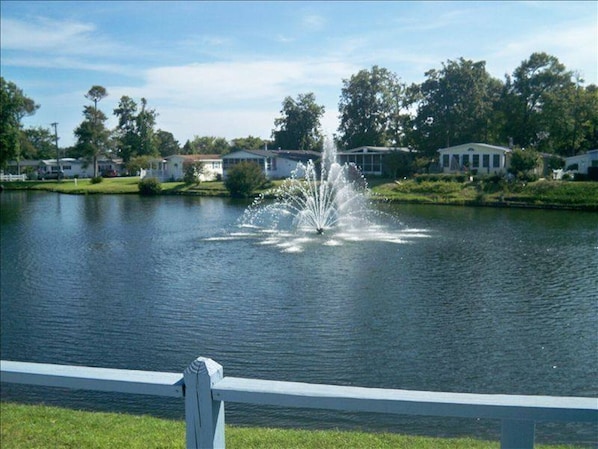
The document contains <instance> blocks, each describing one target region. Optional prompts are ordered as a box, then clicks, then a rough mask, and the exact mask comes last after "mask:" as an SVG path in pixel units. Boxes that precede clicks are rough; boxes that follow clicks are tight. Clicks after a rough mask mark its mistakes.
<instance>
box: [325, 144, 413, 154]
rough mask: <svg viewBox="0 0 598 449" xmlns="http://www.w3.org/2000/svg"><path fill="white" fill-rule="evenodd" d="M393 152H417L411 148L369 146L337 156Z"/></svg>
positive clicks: (343, 152) (341, 152)
mask: <svg viewBox="0 0 598 449" xmlns="http://www.w3.org/2000/svg"><path fill="white" fill-rule="evenodd" d="M392 152H401V153H411V152H414V153H415V152H416V151H415V150H412V149H411V148H407V147H374V146H369V145H365V146H361V147H357V148H351V149H350V150H347V151H339V152H338V153H337V154H349V153H378V154H380V153H382V154H385V153H392Z"/></svg>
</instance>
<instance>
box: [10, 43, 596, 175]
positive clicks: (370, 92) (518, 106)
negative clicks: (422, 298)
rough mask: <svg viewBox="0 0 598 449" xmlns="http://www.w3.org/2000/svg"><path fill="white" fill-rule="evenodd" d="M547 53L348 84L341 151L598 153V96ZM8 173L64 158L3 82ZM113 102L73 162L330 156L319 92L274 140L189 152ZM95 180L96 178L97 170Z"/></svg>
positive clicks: (300, 105)
mask: <svg viewBox="0 0 598 449" xmlns="http://www.w3.org/2000/svg"><path fill="white" fill-rule="evenodd" d="M583 83H584V81H583V80H582V79H581V78H580V76H579V75H577V74H576V73H574V72H572V71H569V70H567V68H566V67H565V66H564V65H563V64H562V63H561V62H559V60H558V59H557V58H556V57H554V56H551V55H548V54H546V53H533V54H532V55H531V56H530V57H529V58H528V59H526V60H524V61H523V62H521V64H520V65H519V66H518V67H517V68H516V69H515V70H514V71H513V73H512V74H511V75H508V74H507V75H505V79H504V80H499V79H497V78H493V77H492V76H490V74H489V73H488V72H487V70H486V63H485V61H477V62H474V61H472V60H467V59H464V58H459V59H457V60H447V61H446V62H443V63H442V68H441V69H431V70H429V71H427V72H425V79H424V81H423V82H422V83H419V84H417V83H413V84H411V85H407V84H406V83H404V82H402V81H401V79H400V77H399V76H398V75H397V74H396V73H393V72H391V71H390V70H388V69H386V68H383V67H379V66H376V65H375V66H373V67H371V69H364V70H361V71H359V72H358V73H356V74H354V75H352V76H351V77H350V78H349V79H344V80H343V82H342V84H343V86H342V90H341V94H340V99H339V104H338V112H339V127H338V130H337V133H336V134H334V136H333V139H334V142H335V144H336V145H337V147H338V148H339V149H340V150H347V149H351V148H356V147H360V146H365V145H368V146H390V147H409V148H412V149H413V150H416V151H418V152H419V155H420V156H421V157H422V158H423V159H427V160H433V159H434V158H435V157H436V155H437V153H436V150H437V149H438V148H443V147H448V146H453V145H459V144H463V143H468V142H483V143H490V144H495V145H502V146H510V147H515V148H526V149H533V150H535V151H538V152H544V153H549V154H554V155H556V156H573V155H575V154H578V153H583V152H585V151H588V150H591V149H595V148H598V88H597V86H596V85H594V84H590V85H588V86H584V85H583ZM1 84H2V86H1V88H2V89H1V90H2V92H1V95H2V103H1V104H2V110H1V116H0V144H1V148H2V154H1V156H0V165H1V166H5V165H6V163H7V162H8V160H11V159H16V158H21V159H36V158H40V159H41V158H54V157H56V156H55V155H56V142H55V136H53V135H52V132H51V130H50V129H46V128H43V127H37V128H28V129H23V127H22V125H21V120H22V119H23V117H25V116H26V115H30V114H33V113H35V111H36V110H37V108H39V105H37V104H35V102H34V101H33V100H32V99H30V98H28V97H27V96H26V95H25V94H24V93H23V92H22V90H21V89H19V88H18V87H17V86H16V85H15V84H14V83H11V82H9V81H6V80H4V78H2V79H1ZM107 95H108V92H107V91H106V89H105V88H104V87H102V86H97V85H96V86H92V88H91V89H90V90H89V91H88V92H87V93H86V94H85V98H86V99H87V100H89V101H90V104H87V105H85V106H84V108H83V121H82V122H81V124H80V125H79V126H78V127H77V128H76V129H75V130H74V135H75V137H76V143H75V145H74V146H73V147H71V148H66V149H64V152H65V156H69V157H84V158H86V159H87V160H89V161H90V162H91V163H93V164H94V169H96V170H97V168H96V167H97V158H98V157H99V156H100V155H104V154H109V155H114V156H117V157H122V158H123V160H124V161H126V162H130V163H134V162H135V161H136V160H139V159H140V158H141V159H143V158H147V157H157V156H162V157H166V156H169V155H173V154H197V153H203V154H226V153H228V152H231V151H236V150H240V149H249V150H251V149H260V148H264V147H268V148H280V149H285V150H309V151H322V150H323V147H324V135H323V133H322V129H321V119H322V117H323V115H324V113H325V108H324V106H322V105H319V104H318V103H317V101H316V97H315V95H314V94H313V93H312V92H308V93H302V94H299V95H297V97H296V98H293V97H291V96H288V97H286V98H285V99H284V100H283V102H282V108H281V110H280V117H278V118H276V119H275V120H274V129H273V130H272V135H271V139H270V140H264V139H262V138H259V137H253V136H248V137H244V138H237V139H233V140H232V141H230V142H229V141H227V140H226V139H225V138H222V137H215V136H195V137H194V138H193V139H192V140H187V141H186V142H185V143H184V144H183V145H180V144H179V142H178V141H177V140H176V139H175V138H174V136H173V135H172V133H170V132H168V131H164V130H161V129H156V118H157V116H158V113H157V112H156V111H155V110H154V109H152V108H150V107H149V106H148V101H147V100H146V99H145V98H141V99H140V100H139V101H135V100H134V99H133V98H131V97H128V96H122V97H121V98H120V101H119V103H118V105H117V107H116V108H115V109H114V110H113V111H112V113H113V114H114V115H115V116H116V117H117V119H118V124H117V126H116V127H115V129H112V130H109V129H107V128H106V121H107V116H106V115H105V113H104V112H103V111H102V110H101V108H99V107H98V105H99V104H101V100H102V99H103V98H105V97H106V96H107ZM94 173H95V170H94Z"/></svg>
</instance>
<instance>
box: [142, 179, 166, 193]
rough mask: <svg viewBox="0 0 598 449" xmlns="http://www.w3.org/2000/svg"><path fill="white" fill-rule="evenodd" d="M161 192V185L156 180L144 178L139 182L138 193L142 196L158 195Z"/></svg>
mask: <svg viewBox="0 0 598 449" xmlns="http://www.w3.org/2000/svg"><path fill="white" fill-rule="evenodd" d="M161 190H162V185H161V184H160V181H158V180H157V179H156V178H144V179H142V180H141V181H139V193H140V194H142V195H158V194H159V193H160V192H161Z"/></svg>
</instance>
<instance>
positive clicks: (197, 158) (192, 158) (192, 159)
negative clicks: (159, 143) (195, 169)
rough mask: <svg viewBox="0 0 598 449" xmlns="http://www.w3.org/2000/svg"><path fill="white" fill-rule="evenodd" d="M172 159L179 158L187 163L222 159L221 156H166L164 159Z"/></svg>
mask: <svg viewBox="0 0 598 449" xmlns="http://www.w3.org/2000/svg"><path fill="white" fill-rule="evenodd" d="M174 157H180V158H181V159H183V160H185V161H189V162H195V161H204V160H214V159H222V155H221V154H173V155H172V156H167V157H165V158H164V159H172V158H174Z"/></svg>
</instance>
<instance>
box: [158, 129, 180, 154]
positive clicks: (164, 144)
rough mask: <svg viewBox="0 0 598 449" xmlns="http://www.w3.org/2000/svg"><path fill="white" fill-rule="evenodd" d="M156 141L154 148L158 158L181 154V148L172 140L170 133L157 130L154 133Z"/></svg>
mask: <svg viewBox="0 0 598 449" xmlns="http://www.w3.org/2000/svg"><path fill="white" fill-rule="evenodd" d="M155 139H156V148H157V149H158V152H159V153H160V156H162V157H166V156H172V155H174V154H179V153H180V152H181V146H180V145H179V142H178V141H177V140H176V139H175V138H174V136H173V135H172V133H169V132H168V131H162V130H161V129H159V130H158V131H156V135H155Z"/></svg>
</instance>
